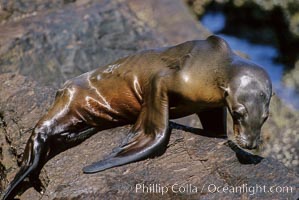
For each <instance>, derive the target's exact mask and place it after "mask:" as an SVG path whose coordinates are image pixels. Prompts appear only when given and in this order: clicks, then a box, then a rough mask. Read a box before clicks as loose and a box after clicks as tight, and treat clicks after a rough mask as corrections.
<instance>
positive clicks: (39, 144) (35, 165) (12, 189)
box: [2, 134, 47, 200]
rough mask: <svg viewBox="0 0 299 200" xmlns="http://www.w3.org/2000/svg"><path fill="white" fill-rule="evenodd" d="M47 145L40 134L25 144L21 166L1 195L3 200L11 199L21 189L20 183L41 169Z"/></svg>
mask: <svg viewBox="0 0 299 200" xmlns="http://www.w3.org/2000/svg"><path fill="white" fill-rule="evenodd" d="M46 150H47V144H46V143H45V140H44V138H42V137H41V135H40V134H33V135H32V136H31V137H30V139H29V140H28V142H27V145H26V148H25V153H24V157H23V162H22V166H21V168H20V170H19V172H18V173H17V174H16V176H15V178H14V179H13V181H12V182H11V183H10V184H9V186H8V188H7V190H6V191H5V193H4V195H3V197H2V198H3V200H6V199H13V197H14V196H15V195H17V193H18V192H19V190H20V189H21V188H20V186H21V182H22V181H24V179H25V178H27V177H30V176H31V177H32V176H33V175H34V174H36V172H37V171H39V170H40V169H41V167H42V166H43V164H44V160H45V159H46V154H47V151H46Z"/></svg>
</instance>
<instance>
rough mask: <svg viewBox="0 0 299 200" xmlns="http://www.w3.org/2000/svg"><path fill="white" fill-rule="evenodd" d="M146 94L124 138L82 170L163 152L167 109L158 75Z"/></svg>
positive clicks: (106, 167) (121, 162)
mask: <svg viewBox="0 0 299 200" xmlns="http://www.w3.org/2000/svg"><path fill="white" fill-rule="evenodd" d="M147 94H148V95H147V96H145V97H144V104H143V105H142V109H141V112H140V114H139V116H138V119H137V121H136V123H135V125H134V126H133V127H132V129H131V131H130V133H129V136H128V138H127V139H126V140H125V141H124V143H123V144H122V145H121V146H120V147H118V148H117V149H115V150H114V151H113V152H112V154H111V155H110V156H108V157H107V158H106V159H104V160H101V161H99V162H96V163H93V164H92V165H89V166H87V167H84V168H83V171H84V173H96V172H99V171H103V170H106V169H109V168H112V167H116V166H120V165H124V164H127V163H131V162H135V161H139V160H142V159H145V158H148V157H150V156H153V155H158V154H161V153H163V152H164V151H165V149H166V144H167V142H168V139H169V135H170V132H169V129H168V123H169V122H168V111H169V108H168V96H167V91H166V87H165V85H164V84H163V82H162V80H161V79H160V78H158V79H154V80H153V81H152V83H151V85H150V88H149V90H148V93H147Z"/></svg>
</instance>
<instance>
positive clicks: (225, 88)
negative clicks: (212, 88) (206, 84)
mask: <svg viewBox="0 0 299 200" xmlns="http://www.w3.org/2000/svg"><path fill="white" fill-rule="evenodd" d="M219 88H220V89H221V90H222V91H223V92H224V96H225V97H227V96H228V92H229V89H228V88H227V87H224V86H219Z"/></svg>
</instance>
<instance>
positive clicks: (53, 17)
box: [0, 0, 209, 87]
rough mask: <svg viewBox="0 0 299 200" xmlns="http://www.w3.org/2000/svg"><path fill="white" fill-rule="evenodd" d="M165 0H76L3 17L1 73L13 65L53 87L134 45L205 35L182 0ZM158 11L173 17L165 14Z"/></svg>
mask: <svg viewBox="0 0 299 200" xmlns="http://www.w3.org/2000/svg"><path fill="white" fill-rule="evenodd" d="M168 4H169V5H172V3H170V0H164V1H161V2H159V1H151V2H147V1H146V2H144V3H142V2H139V1H136V2H135V1H133V0H130V1H121V0H119V1H112V2H111V1H105V0H100V1H97V2H96V3H90V4H88V5H86V4H83V5H82V4H79V3H78V2H77V3H76V4H67V5H66V6H64V7H63V8H61V9H57V10H47V11H44V12H37V13H36V14H35V15H34V16H29V17H26V18H24V19H21V20H18V21H17V22H12V23H6V24H4V25H2V26H0V30H1V33H0V34H1V36H2V37H0V65H1V68H0V73H5V72H16V71H17V72H19V73H20V74H23V75H26V76H30V77H33V78H34V79H35V80H37V81H39V82H41V83H44V84H46V85H52V86H56V87H58V86H61V84H62V83H63V82H65V81H66V80H67V79H69V78H71V77H74V76H77V75H79V74H82V73H83V72H86V71H90V70H92V69H95V68H97V67H99V66H103V65H105V64H108V63H110V62H112V61H113V60H115V59H117V58H119V57H122V56H126V55H129V54H132V53H134V52H136V51H137V50H140V49H145V48H154V47H160V46H165V45H166V44H167V45H174V44H177V43H180V42H183V41H185V40H186V38H188V39H199V38H205V37H206V36H208V34H209V33H208V32H207V31H206V30H205V29H204V28H202V27H201V26H200V25H195V26H193V25H194V24H195V23H194V19H193V18H192V16H190V15H189V14H188V10H187V8H186V7H185V6H184V4H183V3H182V2H181V1H179V0H176V3H174V4H173V5H172V6H165V5H168ZM157 5H160V6H157ZM178 10H179V11H180V13H181V14H177V13H176V11H178ZM163 14H164V15H165V14H167V15H172V16H176V17H172V20H164V19H168V18H167V17H162V16H161V15H163ZM191 24H192V25H191ZM177 27H180V28H179V29H180V30H178V28H177ZM45 74H46V76H45Z"/></svg>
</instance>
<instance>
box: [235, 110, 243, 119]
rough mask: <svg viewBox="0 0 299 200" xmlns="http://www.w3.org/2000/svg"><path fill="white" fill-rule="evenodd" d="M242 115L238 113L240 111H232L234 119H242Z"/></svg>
mask: <svg viewBox="0 0 299 200" xmlns="http://www.w3.org/2000/svg"><path fill="white" fill-rule="evenodd" d="M243 117H244V115H243V113H240V112H237V111H234V112H233V118H234V119H235V120H242V119H243Z"/></svg>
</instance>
